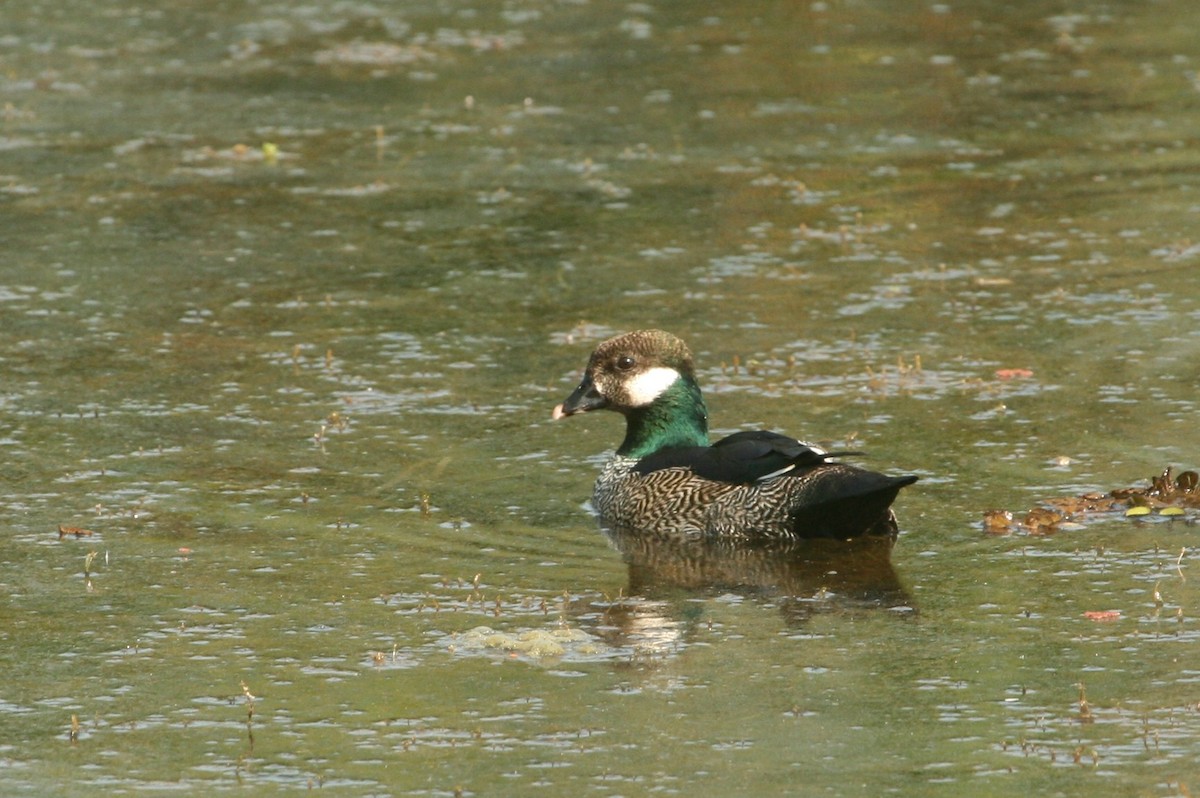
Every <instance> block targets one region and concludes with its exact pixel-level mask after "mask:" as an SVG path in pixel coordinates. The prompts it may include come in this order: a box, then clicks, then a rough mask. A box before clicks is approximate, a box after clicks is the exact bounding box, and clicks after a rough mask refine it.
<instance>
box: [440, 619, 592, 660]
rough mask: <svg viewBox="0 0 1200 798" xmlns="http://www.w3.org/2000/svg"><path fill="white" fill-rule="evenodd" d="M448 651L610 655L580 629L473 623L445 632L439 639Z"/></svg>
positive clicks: (576, 657) (547, 657) (544, 656)
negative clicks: (516, 629)
mask: <svg viewBox="0 0 1200 798" xmlns="http://www.w3.org/2000/svg"><path fill="white" fill-rule="evenodd" d="M443 642H444V644H445V645H446V647H447V648H448V649H449V650H450V651H452V652H462V653H487V652H489V651H491V652H500V653H505V654H508V655H510V656H514V657H516V656H525V657H528V658H529V659H534V660H559V659H563V658H568V659H574V660H591V659H603V658H606V657H611V656H613V654H614V651H613V649H612V647H611V646H609V645H607V644H605V643H604V642H603V641H601V640H599V639H597V638H595V637H593V636H592V635H590V634H588V633H587V632H584V631H582V630H580V629H569V628H565V627H560V628H557V629H529V630H526V631H521V632H504V631H499V630H496V629H492V628H491V627H490V626H477V627H475V628H474V629H469V630H467V631H465V632H460V633H458V634H454V635H449V636H447V637H446V638H445V640H444V641H443Z"/></svg>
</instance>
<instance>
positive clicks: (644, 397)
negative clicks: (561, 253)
mask: <svg viewBox="0 0 1200 798" xmlns="http://www.w3.org/2000/svg"><path fill="white" fill-rule="evenodd" d="M677 379H679V372H678V371H676V370H675V369H671V368H667V367H666V366H655V367H654V368H652V369H646V370H645V371H643V372H642V373H641V374H638V375H637V376H636V377H634V378H633V379H631V380H629V382H627V383H625V392H626V393H627V394H628V395H629V405H630V407H645V406H646V405H648V404H650V403H652V402H653V401H654V400H655V399H657V398H658V397H660V396H662V395H663V393H664V392H665V391H666V390H667V389H668V388H670V387H671V386H672V385H674V384H675V380H677Z"/></svg>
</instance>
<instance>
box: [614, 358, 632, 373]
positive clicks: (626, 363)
mask: <svg viewBox="0 0 1200 798" xmlns="http://www.w3.org/2000/svg"><path fill="white" fill-rule="evenodd" d="M633 365H634V360H633V358H631V357H630V356H629V355H621V356H620V357H619V358H617V368H619V369H620V370H621V371H629V370H630V369H631V368H633Z"/></svg>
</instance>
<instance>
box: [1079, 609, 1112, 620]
mask: <svg viewBox="0 0 1200 798" xmlns="http://www.w3.org/2000/svg"><path fill="white" fill-rule="evenodd" d="M1083 617H1084V618H1087V619H1088V620H1089V621H1115V620H1118V619H1120V617H1121V611H1120V610H1088V611H1087V612H1085V613H1084V614H1083Z"/></svg>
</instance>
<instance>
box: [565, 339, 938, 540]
mask: <svg viewBox="0 0 1200 798" xmlns="http://www.w3.org/2000/svg"><path fill="white" fill-rule="evenodd" d="M601 409H604V410H615V411H617V412H618V413H620V414H621V415H623V416H625V439H624V440H623V441H622V442H621V445H620V447H618V449H617V451H616V454H615V455H614V456H613V458H612V459H611V460H610V461H609V462H608V463H607V465H605V466H604V468H603V470H602V471H601V473H600V477H599V478H598V479H597V480H596V486H595V490H594V492H593V494H592V503H593V505H594V506H595V508H596V510H597V512H598V513H599V515H600V522H601V524H603V525H604V526H605V527H607V528H609V529H610V530H620V531H622V532H624V533H628V532H630V531H632V532H634V533H636V534H649V535H658V536H665V537H680V538H701V537H702V538H725V539H730V540H772V539H774V540H780V539H797V538H851V537H857V536H860V535H864V534H874V535H889V536H892V537H894V536H895V534H896V521H895V516H894V515H893V514H892V510H891V504H892V502H893V501H894V500H895V498H896V494H897V493H898V492H899V491H900V489H901V488H903V487H904V486H905V485H911V484H912V483H913V482H915V481H916V480H917V477H915V476H899V477H892V476H886V475H884V474H878V473H875V472H873V471H867V470H865V469H862V468H857V467H855V466H852V465H846V464H844V463H841V462H837V461H835V460H834V459H833V458H835V457H837V456H839V454H852V453H836V452H834V453H831V452H826V451H824V450H823V449H821V448H819V447H817V446H814V445H812V444H808V443H803V442H801V441H798V440H795V439H793V438H789V437H787V436H786V435H780V434H779V433H776V432H767V431H748V432H736V433H734V434H733V435H730V436H728V437H726V438H722V439H721V440H719V441H717V442H716V443H712V444H710V443H709V440H708V411H707V409H706V408H705V405H704V397H703V396H702V395H701V393H700V386H699V385H698V384H697V382H696V375H695V371H694V368H693V365H692V353H691V352H690V351H689V350H688V348H687V345H686V344H684V342H683V341H681V340H679V339H678V338H676V337H675V336H674V335H671V334H670V333H667V332H663V331H662V330H638V331H636V332H630V333H625V334H624V335H618V336H616V337H615V338H610V339H609V340H607V341H605V342H603V343H602V344H600V345H599V346H598V347H596V351H594V352H593V353H592V356H591V358H590V359H589V360H588V364H587V368H586V370H585V371H584V375H583V380H582V381H581V382H580V383H579V386H578V387H577V388H576V389H575V390H574V391H573V392H572V393H571V395H570V396H568V397H567V399H566V401H564V402H563V403H562V404H560V405H558V406H557V407H555V408H554V411H553V413H552V414H551V417H552V418H554V419H556V420H557V419H560V418H565V417H567V416H573V415H576V414H579V413H586V412H590V411H592V410H601Z"/></svg>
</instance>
